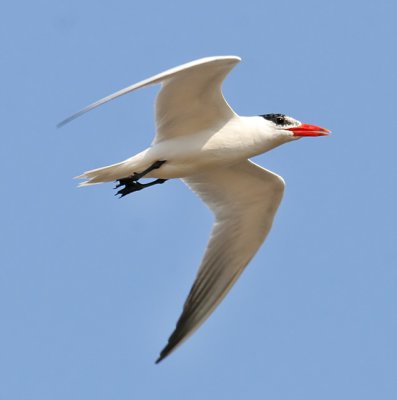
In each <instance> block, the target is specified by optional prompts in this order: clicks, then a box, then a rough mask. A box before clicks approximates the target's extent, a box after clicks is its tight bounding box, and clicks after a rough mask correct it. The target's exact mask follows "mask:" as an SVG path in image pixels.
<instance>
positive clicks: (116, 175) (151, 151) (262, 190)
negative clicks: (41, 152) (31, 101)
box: [58, 56, 329, 363]
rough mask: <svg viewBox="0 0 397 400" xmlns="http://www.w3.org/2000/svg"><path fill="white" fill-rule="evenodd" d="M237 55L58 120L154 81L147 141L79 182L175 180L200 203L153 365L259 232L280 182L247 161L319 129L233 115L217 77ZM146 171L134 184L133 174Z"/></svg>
mask: <svg viewBox="0 0 397 400" xmlns="http://www.w3.org/2000/svg"><path fill="white" fill-rule="evenodd" d="M239 61H240V58H239V57H236V56H219V57H207V58H202V59H200V60H196V61H192V62H189V63H187V64H183V65H181V66H178V67H175V68H172V69H169V70H167V71H165V72H162V73H160V74H158V75H155V76H153V77H151V78H148V79H146V80H143V81H141V82H138V83H136V84H134V85H132V86H129V87H127V88H125V89H122V90H120V91H118V92H116V93H114V94H111V95H110V96H107V97H105V98H103V99H101V100H99V101H97V102H95V103H93V104H91V105H89V106H87V107H86V108H84V109H82V110H81V111H79V112H78V113H76V114H74V115H72V116H71V117H69V118H67V119H65V120H64V121H62V122H61V123H60V124H59V125H58V126H62V125H64V124H66V123H68V122H70V121H71V120H73V119H75V118H77V117H78V116H80V115H82V114H84V113H86V112H87V111H90V110H92V109H94V108H96V107H98V106H100V105H102V104H104V103H106V102H108V101H110V100H113V99H115V98H117V97H119V96H122V95H124V94H127V93H129V92H132V91H133V90H136V89H139V88H142V87H144V86H148V85H152V84H157V83H160V84H161V90H160V92H159V94H158V96H157V100H156V126H157V132H156V135H155V137H154V140H153V142H152V145H151V146H150V147H149V148H147V149H146V150H144V151H142V152H140V153H138V154H137V155H135V156H133V157H131V158H128V159H127V160H125V161H122V162H119V163H117V164H113V165H110V166H106V167H103V168H98V169H94V170H91V171H87V172H84V173H83V174H82V175H81V176H79V177H78V178H85V179H87V181H86V182H83V183H81V184H80V186H87V185H92V184H96V183H102V182H110V181H117V182H118V184H117V186H116V187H121V186H123V188H122V189H120V190H119V191H118V192H117V194H119V195H120V197H123V196H125V195H127V194H129V193H132V192H134V191H137V190H141V189H143V188H145V187H148V186H152V185H156V184H160V183H163V182H165V181H166V180H167V179H171V178H181V179H182V181H183V182H185V184H186V185H187V186H188V187H190V189H192V190H193V191H194V192H196V193H197V195H198V196H199V197H200V198H201V199H202V200H203V201H204V202H205V203H206V204H207V206H208V207H209V208H210V209H211V210H212V212H213V213H214V215H215V223H214V226H213V230H212V233H211V237H210V240H209V243H208V246H207V249H206V251H205V254H204V257H203V260H202V262H201V265H200V267H199V269H198V273H197V277H196V279H195V281H194V283H193V286H192V288H191V290H190V293H189V295H188V297H187V299H186V302H185V304H184V307H183V312H182V314H181V316H180V318H179V320H178V322H177V324H176V328H175V330H174V331H173V333H172V334H171V336H170V338H169V340H168V344H167V345H166V346H165V347H164V349H163V350H162V351H161V353H160V356H159V358H158V359H157V361H156V363H158V362H160V361H161V360H162V359H164V358H165V357H166V356H168V355H169V354H170V353H171V352H172V351H173V350H175V348H176V347H177V346H179V345H180V344H181V343H182V342H183V341H184V340H186V339H187V338H188V337H189V336H190V335H191V334H192V333H193V332H194V331H195V330H196V329H197V328H198V327H199V326H200V325H201V324H202V323H203V322H204V321H205V320H206V319H207V318H208V317H209V315H210V314H211V313H212V311H213V310H214V309H215V308H216V307H217V305H218V304H219V303H220V302H221V301H222V299H223V298H224V297H225V295H226V294H227V293H228V291H229V290H230V288H231V287H232V286H233V284H234V283H235V282H236V280H237V279H238V277H239V276H240V274H241V273H242V272H243V270H244V268H245V267H246V266H247V264H248V263H249V262H250V260H251V259H252V257H253V256H254V255H255V253H256V252H257V250H258V249H259V247H260V246H261V244H262V243H263V241H264V240H265V238H266V236H267V234H268V232H269V230H270V228H271V226H272V223H273V218H274V215H275V213H276V211H277V208H278V206H279V204H280V201H281V198H282V196H283V191H284V180H283V179H282V178H281V177H280V176H278V175H276V174H275V173H273V172H271V171H268V170H266V169H264V168H262V167H260V166H259V165H257V164H255V163H253V162H252V161H250V160H249V158H250V157H253V156H256V155H258V154H262V153H264V152H267V151H269V150H271V149H273V148H275V147H277V146H279V145H281V144H283V143H287V142H291V141H293V140H297V139H299V138H301V137H303V136H324V135H327V134H328V133H329V131H328V130H327V129H324V128H320V127H318V126H314V125H308V124H303V123H301V122H299V121H297V120H296V119H293V118H291V117H288V116H286V115H284V114H265V115H260V116H251V117H241V116H239V115H237V114H236V113H235V112H234V111H233V110H232V108H231V107H230V106H229V104H228V103H227V102H226V100H225V99H224V97H223V94H222V82H223V80H224V79H225V77H226V75H227V74H228V73H229V72H230V71H231V69H232V68H233V67H234V66H235V65H236V64H237V63H238V62H239ZM143 177H145V178H155V180H153V181H151V182H149V183H141V182H139V180H140V179H141V178H143Z"/></svg>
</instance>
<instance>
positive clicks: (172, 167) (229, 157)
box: [148, 132, 268, 179]
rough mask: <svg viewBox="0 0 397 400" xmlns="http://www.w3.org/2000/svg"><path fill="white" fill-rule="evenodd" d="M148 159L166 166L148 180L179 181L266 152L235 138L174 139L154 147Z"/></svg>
mask: <svg viewBox="0 0 397 400" xmlns="http://www.w3.org/2000/svg"><path fill="white" fill-rule="evenodd" d="M151 150H152V154H151V156H152V157H154V158H156V159H157V160H165V161H166V162H165V163H164V164H163V165H162V166H161V168H160V169H158V170H153V171H152V172H151V173H150V175H148V177H149V176H150V177H153V178H163V179H171V178H183V177H186V176H191V175H195V174H197V173H201V172H205V171H207V170H210V169H212V168H217V167H220V166H227V165H231V164H235V163H236V162H239V161H242V160H245V159H247V158H249V157H253V156H255V155H257V154H261V153H263V152H264V151H267V150H268V149H266V148H265V147H264V146H261V145H258V143H256V142H255V141H254V140H252V141H250V140H247V138H244V140H241V138H240V137H239V136H237V135H236V134H233V133H231V134H230V135H225V133H224V132H223V133H222V135H218V134H213V135H207V136H206V135H197V137H191V136H190V137H189V138H177V139H172V140H169V141H167V142H163V143H159V144H156V145H155V146H154V147H153V148H152V149H151Z"/></svg>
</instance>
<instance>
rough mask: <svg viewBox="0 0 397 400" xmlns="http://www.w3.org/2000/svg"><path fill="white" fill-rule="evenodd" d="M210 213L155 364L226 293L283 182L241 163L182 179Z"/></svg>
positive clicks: (266, 224)
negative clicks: (207, 231)
mask: <svg viewBox="0 0 397 400" xmlns="http://www.w3.org/2000/svg"><path fill="white" fill-rule="evenodd" d="M183 180H184V182H185V183H186V184H187V185H188V186H189V187H190V188H191V189H192V190H193V191H194V192H196V193H197V194H198V195H199V197H200V198H201V199H202V200H203V201H204V202H205V203H206V204H207V205H208V206H209V208H210V209H211V210H212V211H213V213H214V214H215V224H214V226H213V230H212V233H211V238H210V241H209V243H208V246H207V249H206V252H205V254H204V258H203V260H202V263H201V266H200V268H199V270H198V272H197V276H196V280H195V282H194V283H193V286H192V288H191V290H190V293H189V295H188V297H187V299H186V302H185V304H184V307H183V312H182V315H181V316H180V318H179V320H178V322H177V324H176V328H175V330H174V332H173V333H172V334H171V336H170V338H169V339H168V344H167V345H166V346H165V348H164V349H163V350H162V352H161V354H160V357H159V358H158V360H157V361H156V362H159V361H161V360H162V359H163V358H164V357H166V356H167V355H168V354H170V353H171V352H172V351H173V350H174V349H175V348H176V347H177V346H178V345H180V344H181V343H182V342H183V341H184V340H185V339H186V338H187V337H189V336H190V335H191V334H192V333H193V332H194V331H195V330H196V329H197V328H198V327H199V326H200V325H201V324H202V323H203V322H204V321H205V320H206V319H207V318H208V316H209V315H210V314H211V312H212V311H213V310H214V309H215V307H216V306H217V305H218V304H219V303H220V302H221V300H222V299H223V298H224V296H225V295H226V294H227V293H228V291H229V290H230V288H231V287H232V286H233V284H234V282H235V281H236V280H237V278H238V277H239V276H240V274H241V273H242V271H243V270H244V268H245V267H246V266H247V264H248V263H249V261H250V260H251V258H252V257H253V256H254V255H255V253H256V251H257V250H258V249H259V247H260V246H261V244H262V242H263V241H264V239H265V237H266V235H267V234H268V232H269V230H270V228H271V226H272V222H273V218H274V215H275V213H276V211H277V208H278V206H279V204H280V201H281V198H282V195H283V192H284V181H283V179H282V178H281V177H279V176H278V175H276V174H274V173H272V172H270V171H268V170H266V169H264V168H261V167H260V166H258V165H256V164H254V163H253V162H251V161H249V160H246V161H243V162H241V163H239V164H237V165H234V166H231V167H224V168H220V169H216V170H213V171H211V172H207V173H205V174H200V175H196V176H192V177H188V178H184V179H183Z"/></svg>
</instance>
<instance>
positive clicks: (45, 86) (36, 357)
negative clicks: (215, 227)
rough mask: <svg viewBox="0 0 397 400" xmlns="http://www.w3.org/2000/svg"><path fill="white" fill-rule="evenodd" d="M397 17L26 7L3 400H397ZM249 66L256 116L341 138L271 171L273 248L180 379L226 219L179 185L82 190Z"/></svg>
mask: <svg viewBox="0 0 397 400" xmlns="http://www.w3.org/2000/svg"><path fill="white" fill-rule="evenodd" d="M396 13H397V6H396V3H395V2H394V1H382V0H380V1H377V2H365V1H364V2H362V1H346V0H343V1H341V0H335V1H310V0H302V1H292V0H291V1H272V2H269V1H263V0H261V1H259V0H258V1H241V2H234V1H230V0H229V1H218V2H217V1H213V0H202V1H199V2H187V1H156V2H154V1H151V0H148V1H139V2H138V1H129V0H122V1H114V2H98V1H91V0H90V1H82V0H79V1H77V0H70V1H42V0H37V1H8V2H4V4H2V6H1V10H0V41H1V46H0V48H1V53H0V65H1V76H2V78H1V82H2V83H1V90H0V110H1V111H0V115H1V119H0V124H1V145H0V163H1V168H0V171H1V187H2V195H1V200H0V201H1V208H0V209H1V211H0V212H1V227H2V229H1V231H0V235H1V237H0V240H1V248H2V250H1V253H0V264H1V265H0V321H1V322H0V323H1V326H0V343H1V345H0V399H1V400H3V399H4V400H54V399H56V400H70V399H73V400H80V399H81V400H83V399H84V400H87V399H95V400H102V399H118V400H124V399H150V400H151V399H160V398H161V399H192V400H194V399H232V400H233V399H243V398H246V399H248V398H249V399H272V400H289V399H291V400H292V399H293V400H296V399H302V400H312V399H313V400H318V399H321V400H328V399H330V400H331V399H332V400H335V399H338V400H345V399H346V400H347V399H349V400H350V399H360V400H366V399H368V400H369V399H371V400H372V399H382V400H389V399H390V400H392V399H393V400H394V399H396V398H397V319H396V306H397V266H396V265H397V263H396V257H397V250H396V239H397V238H396V236H397V235H396V227H395V224H396V204H397V191H396V189H395V183H396V157H395V148H396V144H397V140H396V138H397V128H396V120H397V118H396V113H397V111H396V73H397V72H396V71H397V56H396V54H397V53H396V37H397V28H396V23H395V17H396ZM229 54H233V55H239V56H241V57H242V60H243V61H242V62H241V63H240V64H239V65H238V66H237V67H236V68H235V69H234V71H233V72H232V73H231V74H230V76H229V77H228V79H227V80H226V82H225V85H224V93H225V96H226V97H227V99H228V101H229V103H230V104H231V105H232V107H233V108H234V109H235V110H236V112H238V113H239V114H241V115H252V114H253V115H255V114H264V113H271V112H281V113H285V114H288V115H291V116H293V117H295V118H297V119H299V120H302V121H304V122H307V123H313V124H317V125H320V126H324V127H326V128H329V129H331V130H332V131H333V134H332V136H330V137H327V138H307V139H302V140H300V141H299V142H295V143H291V144H288V145H286V146H284V147H280V148H278V149H276V150H275V151H274V152H272V153H271V154H265V155H262V156H259V157H257V158H256V159H255V161H256V162H258V163H259V164H261V165H263V166H264V167H266V168H269V169H271V170H273V171H275V172H277V173H279V174H280V175H282V176H283V177H284V178H285V180H286V182H287V189H286V193H285V197H284V201H283V203H282V205H281V207H280V210H279V213H278V215H277V217H276V221H275V224H274V229H273V230H272V232H271V234H270V236H269V238H268V240H267V242H266V243H265V245H264V246H263V247H262V248H261V250H260V251H259V253H258V254H257V256H256V257H255V258H254V259H253V261H252V262H251V264H250V265H249V267H248V269H247V270H246V271H245V273H244V274H243V276H242V277H241V279H240V280H239V281H238V282H237V284H236V286H235V287H234V288H233V290H232V291H231V292H230V294H229V296H228V297H227V298H226V299H225V301H224V302H223V303H222V304H221V306H220V307H219V308H218V309H217V310H216V311H215V313H214V314H213V315H212V316H211V317H210V319H209V320H208V321H207V322H206V323H205V324H204V325H203V326H202V327H201V328H200V330H199V331H197V332H196V333H195V334H194V335H193V336H192V337H191V338H190V339H189V340H188V341H187V342H186V343H185V344H184V345H183V346H182V347H180V348H179V349H178V350H177V351H176V352H175V353H173V354H172V355H171V356H170V357H169V358H168V359H166V360H165V361H164V362H162V363H161V364H159V365H155V364H154V360H155V359H156V357H157V356H158V353H159V351H160V350H161V348H162V347H163V346H164V345H165V343H166V340H167V338H168V336H169V334H170V333H171V331H172V329H173V328H174V325H175V322H176V320H177V318H178V316H179V313H180V311H181V308H182V304H183V301H184V299H185V297H186V295H187V293H188V290H189V288H190V285H191V283H192V280H193V278H194V276H195V273H196V268H197V266H198V264H199V262H200V259H201V255H202V252H203V250H204V247H205V244H206V242H207V238H208V234H209V231H210V228H211V223H212V216H211V214H210V213H209V211H208V210H207V209H206V207H205V206H204V205H203V204H201V202H200V201H199V200H198V199H197V198H196V197H195V196H194V195H193V194H192V193H191V192H190V191H189V190H188V189H187V188H186V187H185V186H184V185H183V184H182V183H181V182H180V181H171V182H167V183H166V184H164V185H162V186H158V187H153V188H151V189H148V190H145V191H142V192H139V193H136V194H133V195H130V196H128V197H127V198H125V199H122V200H118V199H116V198H115V197H114V196H113V194H114V192H113V190H112V187H113V185H111V184H108V185H102V186H96V187H92V188H86V189H77V188H76V181H74V180H72V177H73V176H76V175H79V174H80V173H81V172H83V171H85V170H87V169H91V168H94V167H99V166H102V165H106V164H109V163H113V162H117V161H120V160H123V159H125V158H127V157H128V156H131V155H133V154H135V153H136V152H138V151H140V150H142V149H144V148H145V147H146V146H148V144H149V143H150V142H151V139H152V136H153V127H154V125H153V100H154V96H155V93H156V90H157V88H155V87H152V88H147V89H143V90H141V91H139V92H135V93H133V94H130V95H128V96H126V97H123V98H121V99H119V100H117V101H114V102H112V103H109V104H107V105H105V106H103V107H102V108H100V109H98V110H95V111H93V112H91V113H89V114H87V115H85V116H84V117H82V118H80V119H78V120H76V121H74V122H73V123H71V124H70V125H68V126H66V127H64V128H62V129H56V127H55V125H56V123H57V122H59V121H60V120H62V119H63V118H65V117H66V116H68V115H69V114H71V113H73V112H75V111H77V110H78V109H80V108H81V107H83V106H85V105H87V104H89V103H90V102H92V101H94V100H97V99H99V98H101V97H103V96H105V95H108V94H110V93H112V92H113V91H116V90H118V89H120V88H122V87H124V86H127V85H129V84H132V83H134V82H136V81H139V80H141V79H144V78H146V77H149V76H151V75H152V74H155V73H158V72H161V71H163V70H164V69H167V68H170V67H173V66H176V65H179V64H181V63H183V62H187V61H190V60H194V59H196V58H200V57H204V56H212V55H229Z"/></svg>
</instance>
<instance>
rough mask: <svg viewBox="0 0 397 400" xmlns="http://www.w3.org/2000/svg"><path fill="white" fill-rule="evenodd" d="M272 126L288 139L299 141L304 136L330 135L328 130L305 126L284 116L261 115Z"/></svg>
mask: <svg viewBox="0 0 397 400" xmlns="http://www.w3.org/2000/svg"><path fill="white" fill-rule="evenodd" d="M261 117H263V118H264V119H265V120H267V121H269V123H270V124H272V128H273V129H276V131H277V133H278V134H280V135H282V136H284V137H285V138H286V139H299V138H301V137H303V136H326V135H328V134H329V133H330V131H329V130H328V129H325V128H321V127H319V126H316V125H309V124H303V123H302V122H300V121H297V120H296V119H294V118H291V117H288V116H287V115H284V114H264V115H261Z"/></svg>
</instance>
